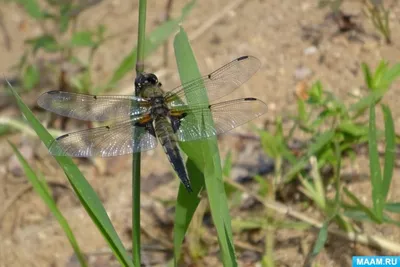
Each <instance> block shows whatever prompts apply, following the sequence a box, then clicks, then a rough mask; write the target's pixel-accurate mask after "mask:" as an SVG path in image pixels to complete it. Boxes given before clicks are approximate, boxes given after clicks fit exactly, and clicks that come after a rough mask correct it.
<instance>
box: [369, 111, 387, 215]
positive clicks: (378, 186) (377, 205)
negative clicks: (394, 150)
mask: <svg viewBox="0 0 400 267" xmlns="http://www.w3.org/2000/svg"><path fill="white" fill-rule="evenodd" d="M368 154H369V168H370V175H371V187H372V201H373V203H374V212H375V215H376V216H377V217H378V218H379V219H380V220H382V212H383V205H384V204H385V203H384V200H383V199H382V172H381V166H380V163H379V153H378V144H377V137H376V122H375V106H374V105H371V107H370V112H369V131H368Z"/></svg>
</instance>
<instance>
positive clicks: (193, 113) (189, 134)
mask: <svg viewBox="0 0 400 267" xmlns="http://www.w3.org/2000/svg"><path fill="white" fill-rule="evenodd" d="M174 112H175V114H180V117H181V119H180V121H179V127H177V128H178V129H177V130H176V135H177V137H178V140H179V141H181V142H186V141H193V140H198V139H204V138H209V137H212V136H215V135H219V134H222V133H225V132H228V131H230V130H232V129H234V128H236V127H238V126H240V125H242V124H244V123H246V122H248V121H251V120H253V119H255V118H257V117H259V116H261V115H262V114H264V113H265V112H267V105H266V104H265V103H264V102H262V101H261V100H258V99H256V98H242V99H235V100H231V101H226V102H221V103H218V104H214V105H210V106H202V107H189V106H187V109H185V108H182V109H177V110H174ZM172 114H174V113H172ZM210 116H211V118H212V119H213V121H214V125H213V124H212V122H211V123H210V120H207V119H206V118H207V117H210Z"/></svg>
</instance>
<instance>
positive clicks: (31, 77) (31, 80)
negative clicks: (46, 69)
mask: <svg viewBox="0 0 400 267" xmlns="http://www.w3.org/2000/svg"><path fill="white" fill-rule="evenodd" d="M39 79H40V74H39V70H38V69H37V68H36V66H35V65H29V66H27V67H26V69H25V71H24V74H23V77H22V82H23V85H24V89H28V90H29V89H32V88H33V87H35V85H37V84H38V83H39Z"/></svg>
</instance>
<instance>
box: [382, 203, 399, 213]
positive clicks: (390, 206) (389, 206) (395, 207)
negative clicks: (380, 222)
mask: <svg viewBox="0 0 400 267" xmlns="http://www.w3.org/2000/svg"><path fill="white" fill-rule="evenodd" d="M385 210H387V211H390V212H394V213H400V202H394V203H386V204H385Z"/></svg>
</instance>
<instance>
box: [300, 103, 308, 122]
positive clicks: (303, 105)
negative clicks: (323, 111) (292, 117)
mask: <svg viewBox="0 0 400 267" xmlns="http://www.w3.org/2000/svg"><path fill="white" fill-rule="evenodd" d="M297 113H298V114H299V115H298V119H299V121H300V122H301V123H306V122H307V118H308V114H307V110H306V103H305V102H304V100H303V99H298V100H297Z"/></svg>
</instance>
